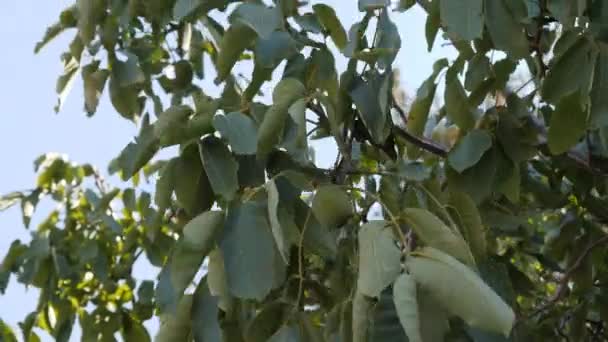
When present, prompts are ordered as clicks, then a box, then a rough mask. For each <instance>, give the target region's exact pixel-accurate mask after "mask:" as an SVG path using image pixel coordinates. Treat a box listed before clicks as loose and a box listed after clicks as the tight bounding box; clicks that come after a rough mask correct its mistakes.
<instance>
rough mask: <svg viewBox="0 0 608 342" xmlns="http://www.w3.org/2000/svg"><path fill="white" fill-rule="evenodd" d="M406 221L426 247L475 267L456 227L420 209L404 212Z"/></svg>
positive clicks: (471, 256)
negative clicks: (449, 225) (440, 251)
mask: <svg viewBox="0 0 608 342" xmlns="http://www.w3.org/2000/svg"><path fill="white" fill-rule="evenodd" d="M404 213H405V220H406V221H407V222H408V223H409V225H410V227H411V228H412V230H413V231H414V232H415V233H416V236H417V237H418V238H419V239H420V240H421V241H422V242H424V244H425V245H427V246H430V247H433V248H436V249H439V250H442V251H443V252H445V253H448V254H450V255H452V256H453V257H455V258H457V259H458V260H460V261H462V262H464V263H465V264H467V265H471V266H473V265H475V260H474V259H473V255H472V254H471V251H470V250H469V246H467V243H466V242H465V241H464V240H463V238H462V236H461V235H460V233H459V232H457V231H455V230H456V227H452V228H450V227H448V226H447V225H446V224H445V223H443V221H441V220H440V219H439V218H438V217H437V216H435V215H433V214H432V213H431V212H430V211H428V210H425V209H420V208H408V209H405V210H404Z"/></svg>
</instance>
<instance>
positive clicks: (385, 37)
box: [359, 1, 401, 69]
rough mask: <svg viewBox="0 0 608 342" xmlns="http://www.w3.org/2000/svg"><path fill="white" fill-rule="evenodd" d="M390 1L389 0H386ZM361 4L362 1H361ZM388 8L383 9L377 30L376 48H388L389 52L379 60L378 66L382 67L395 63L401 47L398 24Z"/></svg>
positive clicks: (385, 67) (386, 67) (388, 66)
mask: <svg viewBox="0 0 608 342" xmlns="http://www.w3.org/2000/svg"><path fill="white" fill-rule="evenodd" d="M384 2H385V3H388V1H384ZM359 6H361V1H360V2H359ZM388 12H389V11H387V10H385V11H382V13H381V14H380V17H379V18H378V27H377V31H376V44H375V45H374V48H375V49H386V50H387V51H388V53H387V54H386V55H384V56H381V57H380V59H379V60H378V61H379V63H378V66H379V67H380V68H381V69H388V68H390V66H391V65H392V64H393V61H394V60H395V57H397V53H398V52H399V49H400V48H401V37H400V36H399V30H398V29H397V25H395V23H393V22H392V21H391V18H390V17H389V15H388Z"/></svg>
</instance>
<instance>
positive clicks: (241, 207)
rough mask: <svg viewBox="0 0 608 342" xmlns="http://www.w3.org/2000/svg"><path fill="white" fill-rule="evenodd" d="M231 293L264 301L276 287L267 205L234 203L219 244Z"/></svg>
mask: <svg viewBox="0 0 608 342" xmlns="http://www.w3.org/2000/svg"><path fill="white" fill-rule="evenodd" d="M220 249H221V250H222V255H223V256H224V265H225V267H226V280H227V283H228V289H229V290H230V293H231V294H232V295H233V296H235V297H238V298H244V299H256V300H262V299H264V297H266V295H267V294H268V293H269V292H270V290H271V289H272V287H273V278H274V274H275V272H276V269H275V260H274V259H275V255H274V254H275V252H274V246H273V237H272V233H271V227H270V225H269V223H268V220H267V219H266V205H265V204H263V203H259V202H244V203H232V204H231V205H230V207H229V209H228V215H227V217H226V223H225V225H224V234H223V236H222V239H221V242H220Z"/></svg>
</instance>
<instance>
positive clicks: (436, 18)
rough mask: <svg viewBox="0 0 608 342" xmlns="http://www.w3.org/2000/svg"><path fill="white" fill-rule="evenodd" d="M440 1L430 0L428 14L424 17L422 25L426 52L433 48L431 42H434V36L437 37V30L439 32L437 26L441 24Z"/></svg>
mask: <svg viewBox="0 0 608 342" xmlns="http://www.w3.org/2000/svg"><path fill="white" fill-rule="evenodd" d="M440 2H441V1H431V6H430V8H429V15H428V16H427V17H426V23H425V25H424V36H425V37H426V44H427V50H428V52H431V50H433V44H435V38H436V37H437V32H439V26H440V25H441V15H440V9H439V3H440Z"/></svg>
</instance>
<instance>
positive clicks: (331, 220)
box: [312, 185, 354, 228]
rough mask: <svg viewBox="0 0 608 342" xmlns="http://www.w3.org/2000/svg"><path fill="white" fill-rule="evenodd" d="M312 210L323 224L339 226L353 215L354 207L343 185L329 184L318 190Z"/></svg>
mask: <svg viewBox="0 0 608 342" xmlns="http://www.w3.org/2000/svg"><path fill="white" fill-rule="evenodd" d="M312 212H313V213H314V214H315V216H316V217H317V219H318V220H319V222H321V224H323V225H325V226H327V227H328V228H338V227H340V226H342V225H343V224H344V223H346V220H348V218H349V217H350V216H352V215H353V212H354V208H353V205H352V203H351V200H350V196H349V195H348V193H347V192H346V190H344V188H343V187H341V186H338V185H327V186H323V187H321V188H319V189H318V190H317V192H316V194H315V196H314V198H313V201H312Z"/></svg>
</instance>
